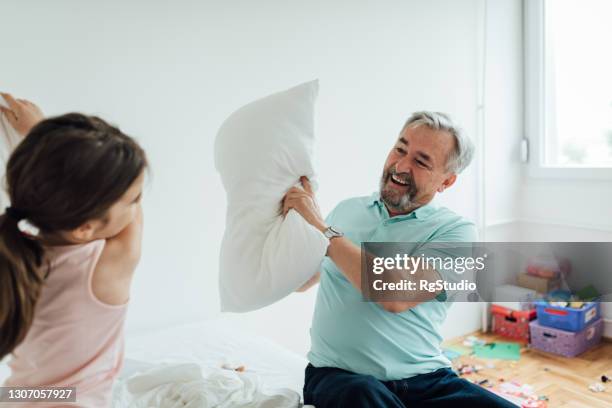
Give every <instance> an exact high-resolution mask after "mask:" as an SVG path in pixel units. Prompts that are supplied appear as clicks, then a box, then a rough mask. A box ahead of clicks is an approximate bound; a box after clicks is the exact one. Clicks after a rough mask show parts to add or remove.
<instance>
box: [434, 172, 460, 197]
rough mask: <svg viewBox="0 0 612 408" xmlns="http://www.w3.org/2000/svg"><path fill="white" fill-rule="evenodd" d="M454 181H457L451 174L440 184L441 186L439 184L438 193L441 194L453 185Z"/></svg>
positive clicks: (454, 175)
mask: <svg viewBox="0 0 612 408" xmlns="http://www.w3.org/2000/svg"><path fill="white" fill-rule="evenodd" d="M455 180H457V175H456V174H454V173H452V174H451V175H450V176H448V177H447V178H446V179H445V180H444V181H443V182H442V184H440V187H438V193H441V192H443V191H444V190H446V189H447V188H449V187H450V186H452V185H453V184H455Z"/></svg>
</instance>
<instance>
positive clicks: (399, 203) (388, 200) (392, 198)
mask: <svg viewBox="0 0 612 408" xmlns="http://www.w3.org/2000/svg"><path fill="white" fill-rule="evenodd" d="M391 176H395V177H396V178H399V179H400V180H401V181H402V182H404V183H406V184H407V185H406V187H405V188H406V191H405V192H404V193H401V192H399V191H397V190H396V189H394V188H392V187H388V186H387V183H388V182H391V183H393V181H391ZM416 194H417V187H416V183H415V182H414V178H413V177H412V174H410V173H397V172H396V170H395V166H392V167H390V168H389V169H388V170H385V171H383V175H382V178H381V179H380V198H381V199H382V201H383V202H384V203H385V205H386V206H387V209H389V211H391V212H394V213H408V212H410V211H411V210H413V209H414V207H415V206H416V203H415V202H414V198H415V197H416Z"/></svg>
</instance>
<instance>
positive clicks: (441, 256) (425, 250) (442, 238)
mask: <svg viewBox="0 0 612 408" xmlns="http://www.w3.org/2000/svg"><path fill="white" fill-rule="evenodd" d="M477 239H478V233H477V230H476V226H475V225H474V224H473V223H471V222H468V221H462V222H459V223H455V224H454V225H452V226H450V227H448V228H446V229H444V230H443V231H441V232H440V233H438V234H436V235H435V236H434V237H432V239H431V240H430V241H427V242H423V243H422V244H421V245H420V246H419V247H418V248H417V249H416V251H415V253H414V255H413V256H422V257H423V258H424V259H425V260H426V261H427V264H428V265H430V266H431V267H432V268H433V269H435V270H436V272H438V274H439V275H440V276H439V279H441V280H442V281H445V282H448V283H459V282H461V281H462V280H467V281H468V282H475V278H474V276H475V274H474V270H473V269H474V266H475V263H474V256H475V255H474V251H473V250H474V242H476V241H477ZM467 295H468V291H467V290H443V291H442V292H441V293H439V294H438V295H437V296H436V300H438V301H453V300H455V301H456V300H460V299H465V298H466V296H467Z"/></svg>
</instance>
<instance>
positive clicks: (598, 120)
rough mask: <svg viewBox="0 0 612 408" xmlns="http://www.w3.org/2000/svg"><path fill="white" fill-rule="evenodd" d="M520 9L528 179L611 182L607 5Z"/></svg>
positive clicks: (586, 0) (549, 1)
mask: <svg viewBox="0 0 612 408" xmlns="http://www.w3.org/2000/svg"><path fill="white" fill-rule="evenodd" d="M524 4H525V7H526V9H525V49H526V54H525V63H526V65H525V68H526V69H525V77H526V78H525V79H526V88H525V96H526V111H525V119H526V124H527V128H526V133H527V136H528V139H529V144H530V148H531V152H530V153H531V155H530V160H529V161H530V163H531V166H530V167H531V169H532V170H533V173H535V175H536V176H546V175H552V176H570V177H576V176H578V177H580V178H583V177H585V178H601V177H604V178H612V51H611V50H612V48H611V47H612V23H611V21H612V1H611V0H528V1H525V3H524Z"/></svg>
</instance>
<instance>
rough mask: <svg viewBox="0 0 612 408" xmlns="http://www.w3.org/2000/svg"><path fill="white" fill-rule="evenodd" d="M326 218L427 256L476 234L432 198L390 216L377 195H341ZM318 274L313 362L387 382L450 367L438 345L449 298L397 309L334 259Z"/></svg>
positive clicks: (348, 231)
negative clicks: (431, 246)
mask: <svg viewBox="0 0 612 408" xmlns="http://www.w3.org/2000/svg"><path fill="white" fill-rule="evenodd" d="M327 223H328V225H331V226H333V227H335V228H337V229H339V230H340V231H342V232H344V234H345V236H346V237H347V238H348V239H350V240H351V241H352V242H353V243H355V244H356V245H360V244H361V243H362V242H405V243H406V244H405V245H408V246H410V245H413V246H414V249H415V251H417V250H418V251H419V253H422V252H424V253H426V254H427V255H428V256H429V255H436V253H435V250H432V251H431V252H430V251H428V250H427V243H431V242H474V241H476V240H477V232H476V227H475V225H474V224H473V223H472V222H470V221H468V220H466V219H464V218H463V217H460V216H458V215H457V214H455V213H453V212H452V211H450V210H449V209H447V208H443V207H436V206H435V205H433V204H428V205H425V206H422V207H420V208H418V209H416V210H415V211H413V212H411V213H410V214H407V215H402V216H396V217H389V213H388V211H387V209H386V207H385V205H384V204H383V203H382V202H381V200H380V197H379V194H378V193H375V194H373V195H372V196H369V197H358V198H351V199H348V200H345V201H342V202H341V203H340V204H338V205H337V206H336V208H335V209H334V210H333V211H332V212H331V213H330V214H329V216H328V217H327ZM320 272H321V282H320V285H319V290H318V294H317V301H316V305H315V311H314V315H313V321H312V327H311V329H310V337H311V348H310V352H309V353H308V359H309V361H310V363H311V364H312V365H313V366H315V367H337V368H341V369H344V370H348V371H351V372H354V373H359V374H369V375H372V376H374V377H375V378H377V379H379V380H382V381H390V380H398V379H402V378H409V377H412V376H415V375H418V374H425V373H429V372H432V371H435V370H437V369H439V368H443V367H450V366H451V363H450V361H449V360H448V359H447V358H446V357H445V356H444V355H443V354H442V350H441V348H440V344H441V342H442V336H441V335H440V327H441V326H442V323H443V322H444V320H445V318H446V314H447V311H448V308H449V307H450V304H451V303H450V302H447V301H444V300H443V299H444V297H442V298H440V297H437V298H436V300H431V301H428V302H424V303H421V304H419V305H418V306H416V307H414V308H412V309H408V310H406V311H404V312H401V313H392V312H388V311H386V310H385V309H383V308H382V307H381V306H380V305H379V304H378V303H375V302H367V301H364V300H363V297H362V295H361V292H360V291H359V290H357V289H356V288H355V287H354V286H353V285H352V284H351V283H350V282H349V281H348V280H347V279H346V278H345V277H344V275H343V274H342V272H340V270H338V268H337V267H336V265H335V264H334V263H333V261H332V260H331V259H329V258H327V257H326V258H325V259H324V260H323V262H322V264H321V269H320ZM439 272H440V271H439ZM441 273H442V274H444V272H441ZM443 278H444V279H447V280H448V279H452V276H449V275H443Z"/></svg>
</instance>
